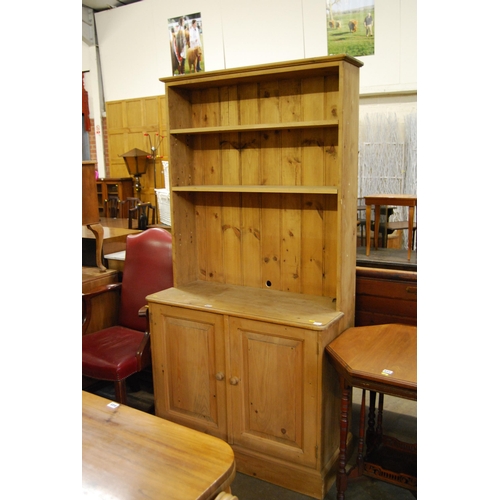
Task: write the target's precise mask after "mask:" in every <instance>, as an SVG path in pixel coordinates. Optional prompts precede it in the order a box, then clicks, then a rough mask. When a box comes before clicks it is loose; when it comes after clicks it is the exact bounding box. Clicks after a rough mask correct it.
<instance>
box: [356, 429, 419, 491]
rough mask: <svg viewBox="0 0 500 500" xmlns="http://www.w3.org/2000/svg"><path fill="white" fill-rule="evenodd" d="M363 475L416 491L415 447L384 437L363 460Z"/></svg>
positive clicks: (414, 445)
mask: <svg viewBox="0 0 500 500" xmlns="http://www.w3.org/2000/svg"><path fill="white" fill-rule="evenodd" d="M364 474H365V475H366V476H370V477H374V478H376V479H380V480H382V481H386V482H388V483H391V484H395V485H397V486H401V487H403V488H408V489H410V490H414V491H416V490H417V445H416V444H407V443H403V442H401V441H398V440H397V439H394V438H388V437H384V440H383V441H382V443H381V444H380V445H379V446H377V447H375V448H374V449H373V450H371V451H370V452H369V453H368V454H367V455H366V457H365V459H364Z"/></svg>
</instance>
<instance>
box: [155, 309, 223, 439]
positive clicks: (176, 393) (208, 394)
mask: <svg viewBox="0 0 500 500" xmlns="http://www.w3.org/2000/svg"><path fill="white" fill-rule="evenodd" d="M151 322H152V325H151V328H152V330H151V349H152V357H153V376H154V386H155V408H156V415H157V416H159V417H162V418H166V419H168V420H172V421H174V422H177V423H179V424H182V425H185V426H187V427H191V428H193V429H198V430H200V431H203V432H207V433H209V434H212V435H214V436H217V437H220V438H221V439H224V440H227V412H226V390H225V383H226V381H225V370H224V359H225V355H224V350H225V349H224V331H223V324H224V323H223V318H222V316H221V315H218V314H211V313H205V312H200V311H194V310H190V309H184V308H177V307H171V306H166V305H158V304H151Z"/></svg>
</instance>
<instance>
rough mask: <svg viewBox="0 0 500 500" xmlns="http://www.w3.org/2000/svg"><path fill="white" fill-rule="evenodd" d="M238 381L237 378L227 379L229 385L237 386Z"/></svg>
mask: <svg viewBox="0 0 500 500" xmlns="http://www.w3.org/2000/svg"><path fill="white" fill-rule="evenodd" d="M239 381H240V379H239V378H238V377H231V378H230V379H229V383H230V384H231V385H238V382H239Z"/></svg>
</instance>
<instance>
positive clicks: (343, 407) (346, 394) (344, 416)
mask: <svg viewBox="0 0 500 500" xmlns="http://www.w3.org/2000/svg"><path fill="white" fill-rule="evenodd" d="M340 386H341V387H342V400H341V404H340V447H339V470H338V472H337V499H338V500H344V498H345V497H344V492H345V490H346V488H347V471H346V465H347V431H348V429H349V401H350V397H351V387H349V385H348V384H347V382H346V380H345V379H344V378H343V377H342V378H341V379H340Z"/></svg>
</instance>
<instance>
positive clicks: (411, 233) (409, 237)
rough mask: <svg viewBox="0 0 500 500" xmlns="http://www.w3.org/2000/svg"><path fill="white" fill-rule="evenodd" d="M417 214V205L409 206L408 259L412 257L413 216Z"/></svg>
mask: <svg viewBox="0 0 500 500" xmlns="http://www.w3.org/2000/svg"><path fill="white" fill-rule="evenodd" d="M414 216H415V207H413V206H410V207H408V261H409V260H410V259H411V250H412V248H413V218H414Z"/></svg>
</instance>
